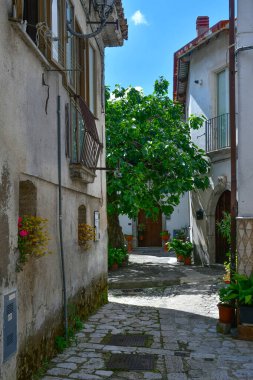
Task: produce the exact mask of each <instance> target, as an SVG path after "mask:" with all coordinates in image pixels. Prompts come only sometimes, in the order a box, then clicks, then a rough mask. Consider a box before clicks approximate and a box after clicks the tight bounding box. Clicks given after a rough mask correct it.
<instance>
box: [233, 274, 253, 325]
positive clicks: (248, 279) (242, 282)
mask: <svg viewBox="0 0 253 380" xmlns="http://www.w3.org/2000/svg"><path fill="white" fill-rule="evenodd" d="M228 296H229V297H230V299H231V300H234V301H235V302H236V303H237V307H238V315H239V324H242V325H245V324H246V325H253V273H252V274H251V275H250V276H246V275H244V274H235V275H234V276H233V281H232V282H231V283H230V284H229V285H228Z"/></svg>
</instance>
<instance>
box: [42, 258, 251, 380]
mask: <svg viewBox="0 0 253 380" xmlns="http://www.w3.org/2000/svg"><path fill="white" fill-rule="evenodd" d="M137 256H138V255H136V257H135V255H133V256H131V260H132V261H133V262H135V263H136V262H138V260H141V258H140V257H139V256H140V255H139V256H138V257H137ZM142 259H143V262H144V261H145V260H146V262H147V261H148V262H150V260H151V263H152V258H151V259H150V258H149V259H148V260H147V258H146V259H145V257H143V258H142ZM154 261H156V263H157V258H154ZM173 265H174V266H175V269H176V270H177V271H180V268H179V266H178V265H177V264H176V262H174V264H173ZM129 270H131V264H130V269H129ZM184 271H185V268H182V278H183V281H180V283H181V284H178V281H176V282H175V284H174V285H171V286H163V287H154V288H142V289H141V288H136V289H111V290H110V294H109V303H108V304H107V305H105V306H104V307H102V308H101V309H100V310H99V311H98V312H97V313H96V314H95V315H93V316H91V317H90V318H89V320H88V321H87V322H86V323H85V324H84V328H83V330H82V331H81V332H79V333H78V334H77V343H76V344H75V345H73V346H72V347H70V348H68V349H66V350H65V351H64V353H62V354H60V355H58V356H57V357H56V358H54V359H53V361H52V363H51V365H50V368H49V369H48V371H47V374H46V376H44V377H43V380H67V379H82V380H99V379H112V380H139V379H140V380H142V379H149V380H152V379H161V380H187V379H202V380H209V379H210V380H230V379H232V380H233V379H249V380H252V379H253V360H252V359H253V342H249V341H242V340H238V339H235V338H233V337H231V336H228V335H221V334H218V333H217V332H216V323H217V307H216V304H217V288H218V286H219V281H220V279H221V272H219V271H217V270H213V271H212V269H210V268H193V267H192V268H191V271H192V273H191V274H190V275H188V276H185V275H184V273H185V272H184ZM125 273H126V275H125V276H126V277H127V273H128V269H126V272H125ZM205 273H206V277H205ZM212 273H213V275H212V276H211V274H212ZM111 276H112V277H114V278H115V276H116V274H115V273H114V274H112V275H111ZM119 276H121V274H119ZM136 277H137V278H138V272H137V273H136ZM186 278H187V279H188V281H187V280H186ZM132 280H133V279H132ZM177 280H178V279H177ZM124 282H125V279H124ZM118 334H124V335H127V336H128V337H129V338H131V337H133V336H132V334H135V336H136V334H138V335H141V336H147V340H146V342H145V343H144V344H143V346H142V347H140V346H135V347H132V346H130V344H131V342H130V344H128V345H125V346H124V345H120V346H119V345H114V346H113V345H111V344H110V339H111V337H112V336H113V335H118ZM133 338H134V337H133ZM130 341H131V339H130ZM122 343H123V344H124V342H122ZM115 354H124V355H123V359H124V360H125V363H127V361H128V360H127V359H129V356H126V355H130V354H134V357H130V359H131V360H130V361H133V358H136V360H137V359H141V360H140V363H142V364H143V363H144V367H145V363H147V360H148V358H151V359H153V368H152V369H149V370H145V369H142V370H140V369H139V370H136V369H131V370H126V369H125V367H124V360H123V365H122V367H124V369H123V368H118V369H116V367H117V360H118V366H119V367H120V366H121V361H120V360H121V358H122V357H121V356H116V362H115V363H116V364H114V367H113V365H112V366H109V368H108V363H109V361H110V359H113V357H114V355H115Z"/></svg>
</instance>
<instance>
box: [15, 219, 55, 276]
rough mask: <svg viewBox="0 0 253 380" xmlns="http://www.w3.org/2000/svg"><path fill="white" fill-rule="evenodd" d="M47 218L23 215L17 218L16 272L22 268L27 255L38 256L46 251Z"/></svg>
mask: <svg viewBox="0 0 253 380" xmlns="http://www.w3.org/2000/svg"><path fill="white" fill-rule="evenodd" d="M47 224H48V220H47V219H43V218H41V217H39V216H28V215H26V216H24V217H19V218H18V250H19V258H18V260H17V267H16V270H17V272H19V271H21V270H23V266H24V264H25V263H26V262H27V261H28V259H29V257H31V256H33V257H40V256H44V255H46V254H47V253H50V252H49V250H48V242H49V236H48V231H47Z"/></svg>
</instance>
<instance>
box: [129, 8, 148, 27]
mask: <svg viewBox="0 0 253 380" xmlns="http://www.w3.org/2000/svg"><path fill="white" fill-rule="evenodd" d="M131 20H132V21H133V22H134V25H141V24H146V25H147V24H148V22H147V20H146V18H145V16H144V15H143V14H142V13H141V11H139V10H138V11H136V12H134V14H133V16H132V17H131Z"/></svg>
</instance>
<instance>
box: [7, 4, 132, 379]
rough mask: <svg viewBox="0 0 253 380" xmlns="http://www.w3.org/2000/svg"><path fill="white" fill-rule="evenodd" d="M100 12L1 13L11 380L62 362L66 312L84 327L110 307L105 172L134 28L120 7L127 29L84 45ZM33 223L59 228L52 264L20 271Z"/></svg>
mask: <svg viewBox="0 0 253 380" xmlns="http://www.w3.org/2000/svg"><path fill="white" fill-rule="evenodd" d="M96 3H97V2H96V1H95V0H93V1H92V2H89V1H88V0H52V1H47V0H39V1H35V2H34V1H32V0H14V1H12V0H6V1H4V2H1V5H0V9H1V12H0V32H1V33H0V34H1V40H0V57H1V58H0V85H1V92H0V237H1V247H0V251H1V255H0V257H1V259H0V310H1V313H2V318H0V378H1V379H4V380H15V379H19V380H28V379H31V377H32V371H34V370H36V368H38V367H39V366H41V361H42V360H43V357H45V356H46V357H50V356H51V355H52V354H53V353H54V352H55V351H54V350H55V348H54V344H55V342H54V340H55V337H56V335H63V333H64V330H63V310H64V306H66V303H68V304H70V305H75V306H76V313H77V314H78V315H79V316H80V317H84V316H87V315H88V314H89V313H91V312H92V311H93V310H94V309H95V308H96V307H98V306H99V305H101V304H103V302H105V301H106V298H107V222H106V203H105V200H106V192H105V189H106V183H105V173H104V172H103V171H99V170H96V167H103V166H105V163H104V162H105V149H104V146H103V144H104V141H105V119H104V49H105V47H107V46H120V45H122V44H123V41H124V39H126V38H127V23H126V20H125V19H124V12H123V8H122V3H121V0H116V1H115V5H114V6H113V9H112V13H110V16H109V21H110V22H114V21H117V20H118V25H119V27H118V29H116V28H115V25H114V24H110V25H106V26H105V27H104V29H103V31H102V32H101V33H100V34H97V35H96V36H95V37H91V38H88V39H82V38H79V37H78V36H75V35H74V34H75V33H79V34H83V33H84V34H87V33H91V32H92V30H95V29H97V25H96V24H89V22H93V21H98V22H100V20H99V19H98V13H97V12H96V11H95V9H94V7H95V5H96ZM89 5H90V8H89ZM67 25H68V27H67ZM67 29H68V30H67ZM73 33H74V34H73ZM59 148H61V151H60V150H59ZM58 153H59V155H58ZM61 209H62V211H61ZM24 215H28V216H41V217H43V218H46V219H47V220H48V232H49V236H50V238H51V240H50V242H49V249H50V251H51V252H52V254H48V255H46V256H43V257H40V258H35V257H29V259H28V261H27V262H26V263H25V265H24V266H23V268H22V271H20V272H17V271H16V264H17V260H18V258H19V251H18V249H17V247H18V218H19V217H20V216H21V217H22V216H24ZM99 221H100V226H99ZM61 223H62V237H63V239H62V246H63V250H61V244H60V237H59V225H60V224H61ZM80 224H88V225H90V226H94V224H96V227H97V234H96V241H90V242H89V243H90V247H89V248H88V249H87V250H84V249H83V247H82V246H81V244H80V238H79V236H78V227H79V226H80ZM61 252H62V253H63V257H64V261H65V265H64V269H65V282H64V281H63V270H62V265H61V257H62V256H61V254H60V253H61ZM64 285H65V286H64ZM63 290H66V293H65V294H64V291H63ZM63 295H64V297H63ZM64 298H66V302H64Z"/></svg>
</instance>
